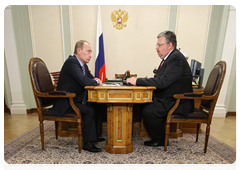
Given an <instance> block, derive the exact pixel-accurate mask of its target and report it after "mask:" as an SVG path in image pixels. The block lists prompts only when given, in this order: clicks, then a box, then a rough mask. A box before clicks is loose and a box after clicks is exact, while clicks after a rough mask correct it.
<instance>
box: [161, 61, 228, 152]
mask: <svg viewBox="0 0 240 170" xmlns="http://www.w3.org/2000/svg"><path fill="white" fill-rule="evenodd" d="M225 73H226V62H225V61H220V62H218V63H217V64H216V65H215V66H214V68H213V69H212V71H211V73H210V75H209V77H208V80H207V84H206V87H205V89H204V92H203V94H198V93H185V94H175V95H174V96H173V97H174V98H175V99H176V103H175V105H174V106H173V107H172V108H171V109H170V111H169V112H168V115H167V119H166V128H165V146H164V151H166V150H167V141H168V136H169V129H170V125H169V124H170V123H195V124H197V134H196V142H197V141H198V134H199V129H200V124H201V123H205V124H207V126H206V132H205V146H204V153H206V152H207V145H208V139H209V135H210V125H211V122H212V116H213V112H214V108H215V105H216V103H217V99H218V96H219V93H220V90H221V87H222V84H223V80H224V77H225ZM181 99H197V100H201V106H200V109H194V110H193V111H192V112H190V113H189V117H188V119H185V118H184V117H183V116H181V115H174V114H173V112H174V111H175V110H176V108H177V107H178V105H179V102H180V100H181Z"/></svg>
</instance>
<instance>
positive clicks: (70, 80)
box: [50, 56, 97, 116]
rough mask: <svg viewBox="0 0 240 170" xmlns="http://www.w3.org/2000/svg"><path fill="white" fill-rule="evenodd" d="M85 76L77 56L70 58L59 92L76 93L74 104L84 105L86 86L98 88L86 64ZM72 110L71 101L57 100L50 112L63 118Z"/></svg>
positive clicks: (60, 81)
mask: <svg viewBox="0 0 240 170" xmlns="http://www.w3.org/2000/svg"><path fill="white" fill-rule="evenodd" d="M84 67H85V76H84V74H83V71H82V67H81V65H80V63H79V61H78V59H77V58H76V56H69V58H68V59H67V60H66V61H65V63H64V64H63V67H62V69H61V72H60V75H59V79H58V85H57V90H63V91H67V92H71V93H75V94H76V97H75V98H74V103H82V101H83V100H84V95H85V94H86V89H84V87H85V86H96V85H97V82H96V80H94V79H93V78H94V77H93V75H92V74H91V73H90V72H89V69H88V66H87V65H86V64H84ZM70 110H71V106H70V102H69V99H64V98H62V99H56V100H55V102H54V105H53V108H52V109H51V110H50V111H51V112H53V113H54V114H56V115H58V116H63V115H64V114H65V113H67V112H68V111H70Z"/></svg>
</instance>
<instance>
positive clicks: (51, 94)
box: [48, 90, 67, 96]
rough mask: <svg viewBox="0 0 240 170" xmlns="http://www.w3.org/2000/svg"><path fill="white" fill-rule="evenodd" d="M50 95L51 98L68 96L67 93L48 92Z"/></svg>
mask: <svg viewBox="0 0 240 170" xmlns="http://www.w3.org/2000/svg"><path fill="white" fill-rule="evenodd" d="M48 95H49V96H66V95H67V92H66V91H60V90H58V91H50V92H48Z"/></svg>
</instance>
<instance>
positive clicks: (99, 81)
mask: <svg viewBox="0 0 240 170" xmlns="http://www.w3.org/2000/svg"><path fill="white" fill-rule="evenodd" d="M94 80H97V81H98V85H99V86H101V85H102V81H101V80H100V79H99V78H94Z"/></svg>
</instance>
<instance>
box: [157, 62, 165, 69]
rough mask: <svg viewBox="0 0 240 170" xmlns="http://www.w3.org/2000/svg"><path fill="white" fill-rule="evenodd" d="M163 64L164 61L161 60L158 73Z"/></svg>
mask: <svg viewBox="0 0 240 170" xmlns="http://www.w3.org/2000/svg"><path fill="white" fill-rule="evenodd" d="M163 62H164V60H162V61H161V63H160V64H159V67H158V71H159V70H160V68H161V65H162V63H163Z"/></svg>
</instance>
